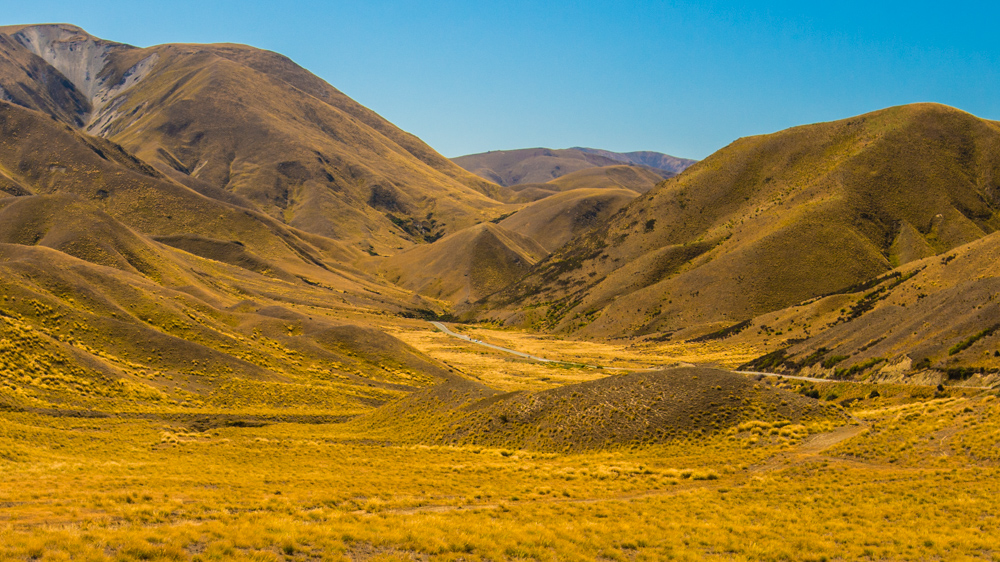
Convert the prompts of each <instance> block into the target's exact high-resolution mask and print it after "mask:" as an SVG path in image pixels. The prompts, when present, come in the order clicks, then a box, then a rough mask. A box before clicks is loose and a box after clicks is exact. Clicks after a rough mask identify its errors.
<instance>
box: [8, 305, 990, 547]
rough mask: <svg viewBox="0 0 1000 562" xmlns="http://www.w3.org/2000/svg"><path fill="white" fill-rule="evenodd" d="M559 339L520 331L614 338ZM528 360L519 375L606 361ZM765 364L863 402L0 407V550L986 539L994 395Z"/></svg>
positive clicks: (428, 339) (424, 333) (454, 344)
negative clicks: (744, 410) (566, 422)
mask: <svg viewBox="0 0 1000 562" xmlns="http://www.w3.org/2000/svg"><path fill="white" fill-rule="evenodd" d="M408 325H409V326H410V329H406V330H404V329H402V328H400V329H399V330H398V331H397V335H398V336H399V337H401V338H403V339H404V340H406V341H407V342H408V343H411V344H413V345H415V346H416V347H418V348H420V349H422V350H423V351H425V352H427V353H429V354H431V355H432V356H435V357H439V358H441V357H447V359H446V360H447V361H449V362H450V363H452V364H453V365H454V366H458V367H460V368H462V369H468V370H469V374H470V375H473V376H477V377H479V378H481V379H483V380H488V381H490V382H491V383H497V382H499V383H501V384H502V383H503V381H504V380H505V379H504V378H503V376H502V375H501V374H497V373H498V370H499V369H500V366H501V363H502V361H503V360H504V358H502V357H500V356H493V355H481V354H480V350H478V349H471V348H470V349H467V350H465V351H463V349H465V348H464V347H463V346H467V344H465V343H462V342H459V341H458V340H455V339H453V338H450V339H443V338H447V336H445V335H444V334H440V333H434V332H430V331H429V330H423V329H422V328H418V327H417V325H416V324H414V323H410V324H408ZM473 333H475V334H476V337H477V339H478V338H480V337H481V338H482V339H489V338H490V337H493V336H494V335H496V337H497V338H498V339H497V340H496V342H497V343H508V344H510V346H511V347H515V344H518V343H525V344H527V343H529V342H528V336H527V335H524V334H517V333H512V334H509V333H507V332H503V333H500V332H493V331H490V332H487V331H485V330H478V329H477V330H475V331H474V332H473ZM501 334H502V335H506V336H507V338H509V339H507V340H503V341H501V340H500V339H499V336H500V335H501ZM552 343H554V342H552V341H551V340H538V341H535V342H533V343H532V344H531V345H533V346H534V347H530V348H529V347H528V346H519V347H520V348H521V349H525V350H529V349H530V350H532V351H534V350H538V351H542V350H543V349H545V350H548V349H552V348H553V347H555V348H556V349H558V350H559V352H560V353H563V354H565V355H566V356H568V357H572V356H574V355H581V356H583V357H580V358H581V359H582V358H584V357H587V358H591V357H593V358H594V359H605V360H608V359H611V357H612V356H611V355H601V354H600V353H599V352H597V351H595V350H596V349H598V347H597V346H596V344H595V345H590V344H586V343H568V344H564V346H563V347H559V346H553V345H551V344H552ZM587 354H590V355H587ZM626 359H628V360H632V361H636V362H638V360H639V359H640V357H639V356H638V355H636V356H627V357H626ZM476 365H481V368H478V369H477V368H475V366H476ZM522 367H523V370H522V371H521V372H522V374H521V375H519V376H520V379H519V380H515V381H514V382H512V383H510V384H511V385H514V386H517V385H520V386H521V387H523V388H544V387H545V386H546V385H550V384H554V383H553V382H551V380H549V381H543V380H542V379H543V378H546V377H551V375H552V372H553V371H560V372H561V371H565V372H567V373H570V374H569V375H566V376H567V377H581V379H582V378H583V377H586V376H599V375H601V374H602V373H600V372H599V371H595V370H583V369H577V370H571V369H566V370H560V369H554V368H552V367H542V366H537V365H535V366H531V365H528V364H522V363H518V364H517V368H518V369H521V368H522ZM513 371H514V367H511V372H513ZM774 382H775V383H776V384H779V385H781V386H784V387H786V388H787V389H789V390H793V391H794V390H799V391H800V392H806V391H807V390H811V389H818V390H819V391H820V392H821V393H822V394H823V395H824V397H829V396H830V395H836V396H835V397H834V398H830V399H829V400H827V402H830V401H833V400H837V401H842V400H844V399H847V400H849V401H848V402H847V406H846V407H847V409H848V412H849V413H851V414H852V415H853V416H854V418H856V420H857V422H856V423H853V424H848V425H846V426H841V427H839V428H838V427H834V425H832V424H831V423H829V422H816V423H811V424H806V425H798V426H797V425H790V424H787V423H768V422H753V421H751V422H746V423H742V424H740V425H739V426H736V427H733V428H732V429H730V430H728V431H726V432H723V433H720V434H717V435H714V436H711V437H708V438H699V439H678V440H675V441H673V442H670V443H667V444H664V445H656V446H646V447H620V448H612V449H607V450H602V451H596V452H593V451H592V452H587V453H568V454H558V453H543V452H535V451H523V450H507V449H490V448H485V447H475V446H465V447H447V446H425V445H413V444H412V443H406V442H402V441H400V440H397V439H394V438H393V437H392V436H387V435H385V434H384V433H377V432H376V433H372V434H371V435H366V434H364V433H358V430H357V428H358V427H359V425H358V424H350V423H348V424H339V423H270V424H268V425H263V426H259V427H253V425H255V424H242V425H247V426H244V427H240V425H241V424H231V423H230V424H229V425H227V423H228V422H227V423H221V422H219V423H216V424H214V425H213V424H211V423H210V424H208V425H207V426H205V425H200V426H199V425H198V424H192V423H190V421H186V420H183V419H181V420H174V421H170V420H169V419H165V418H163V417H155V416H154V417H153V418H152V419H142V418H137V417H132V418H125V417H111V418H102V419H86V418H77V417H56V416H51V415H41V414H39V413H31V412H4V413H2V414H0V558H2V559H14V560H68V559H77V560H230V559H244V560H359V559H375V560H412V559H421V560H422V559H435V560H438V559H440V560H512V559H538V560H567V559H603V560H665V559H667V560H669V559H675V560H705V559H708V560H859V559H860V560H971V559H994V560H996V559H1000V550H998V549H996V546H995V540H994V539H995V537H996V536H998V532H1000V529H998V527H1000V522H998V519H997V517H996V513H995V506H996V502H995V498H996V494H997V493H998V492H1000V478H998V477H1000V446H998V441H1000V401H998V400H997V399H996V397H995V395H994V394H993V393H983V392H980V393H973V392H971V391H965V393H964V394H960V393H957V392H956V393H954V394H949V393H935V392H934V391H933V389H916V388H912V387H906V386H900V385H897V386H875V385H872V386H865V385H848V384H845V383H839V384H821V385H814V384H811V383H799V382H777V381H774ZM760 384H762V385H766V384H769V382H768V381H761V382H760ZM872 390H879V391H880V392H879V394H880V395H879V396H877V397H873V396H871V394H872V392H871V391H872ZM216 421H217V422H218V420H216ZM314 421H322V420H314Z"/></svg>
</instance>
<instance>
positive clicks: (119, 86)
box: [0, 24, 1000, 410]
mask: <svg viewBox="0 0 1000 562" xmlns="http://www.w3.org/2000/svg"><path fill="white" fill-rule="evenodd" d="M0 99H2V101H0V144H2V146H0V272H2V273H0V299H2V300H0V303H2V304H0V329H2V330H3V333H4V337H5V338H8V339H9V340H10V341H15V342H21V343H19V344H18V345H17V346H15V347H16V350H17V351H16V353H14V352H10V353H11V354H9V355H8V357H9V359H8V360H7V361H8V363H7V364H9V365H10V364H12V365H16V366H17V367H16V369H15V370H13V371H9V372H8V375H5V376H8V377H14V378H11V379H10V380H11V381H14V380H16V381H17V385H16V387H17V388H18V389H19V390H18V392H17V393H16V394H17V395H16V396H14V397H12V398H10V400H13V401H20V402H23V403H45V402H46V401H48V402H51V401H53V400H56V399H57V398H58V400H62V401H66V402H68V403H73V404H81V405H90V406H93V405H99V404H101V403H102V401H103V400H106V399H107V396H109V395H110V394H114V395H115V396H118V397H119V398H116V399H115V400H119V399H120V397H121V396H127V397H128V400H130V401H132V402H130V403H135V404H140V403H143V402H144V401H149V400H172V401H174V402H188V403H194V402H199V403H205V402H206V401H208V402H212V403H213V404H216V405H217V406H219V407H227V405H231V404H233V403H238V402H239V401H240V400H244V401H245V400H250V403H252V404H257V405H258V406H260V407H264V406H265V405H267V407H275V404H279V403H280V404H282V406H281V407H282V408H301V407H304V406H303V405H309V404H311V405H312V406H310V407H315V408H320V407H321V405H322V404H331V403H338V404H340V405H341V406H342V407H343V406H344V405H345V404H346V405H348V406H349V408H356V409H359V410H360V409H364V408H367V407H370V406H371V405H373V404H381V403H383V402H386V401H390V400H394V399H395V398H398V397H400V396H402V395H404V394H406V393H408V392H411V391H413V390H415V389H418V388H422V387H424V386H427V385H430V384H433V383H435V382H441V381H454V380H455V379H456V378H459V377H458V375H456V374H455V373H454V372H453V370H452V369H450V368H448V367H447V366H446V365H444V364H442V363H440V362H439V361H436V360H434V359H432V358H430V357H429V356H427V355H425V354H424V353H423V352H421V351H419V350H417V349H415V348H411V347H409V346H408V345H407V344H404V343H403V342H402V341H400V340H398V339H397V338H395V337H394V336H393V335H391V334H392V332H393V328H392V323H393V322H396V321H401V320H400V319H404V318H439V317H443V316H447V315H450V316H452V317H457V318H461V319H463V320H465V321H476V322H490V323H493V324H494V325H499V326H507V327H514V328H520V329H528V330H532V331H535V332H543V333H551V334H560V335H563V336H572V337H574V338H585V339H588V338H589V339H597V340H607V341H612V340H618V341H629V342H633V341H634V342H665V341H673V342H683V341H695V340H696V341H712V342H724V343H733V344H737V343H738V344H741V345H750V346H753V347H754V348H755V349H759V350H761V357H760V358H759V359H758V360H756V361H754V362H751V363H750V364H748V365H747V368H753V369H756V370H783V371H785V372H808V373H812V374H817V375H819V376H824V377H855V378H857V377H862V376H879V377H885V378H893V377H896V378H898V377H904V376H917V377H919V378H920V380H927V381H933V380H948V379H949V378H951V379H961V380H966V379H971V378H975V379H976V380H985V381H989V380H993V379H995V378H996V373H998V372H1000V358H998V357H996V356H995V354H990V353H989V351H990V350H995V349H996V348H997V345H996V344H997V341H996V338H998V337H1000V333H997V329H996V327H997V326H998V325H1000V318H998V316H1000V315H998V313H997V311H996V306H995V303H992V301H993V299H994V296H995V295H996V294H998V293H997V292H996V290H995V287H993V284H994V282H993V280H994V279H995V278H996V277H995V275H996V274H995V272H994V264H995V262H996V260H995V259H994V254H995V253H996V251H997V250H996V245H997V243H998V242H997V240H998V239H997V236H998V235H997V234H996V231H997V230H998V228H1000V217H998V212H1000V125H998V124H997V123H995V122H991V121H987V120H983V119H979V118H977V117H975V116H972V115H969V114H967V113H964V112H962V111H959V110H957V109H954V108H950V107H945V106H941V105H935V104H916V105H909V106H901V107H893V108H889V109H885V110H880V111H876V112H873V113H869V114H866V115H861V116H857V117H851V118H847V119H844V120H840V121H835V122H830V123H818V124H812V125H804V126H801V127H795V128H792V129H789V130H786V131H781V132H778V133H774V134H770V135H762V136H756V137H748V138H742V139H738V140H737V141H734V142H733V143H732V144H730V145H729V146H727V147H725V148H723V149H721V150H719V151H718V152H716V153H714V154H712V155H711V156H710V157H708V158H706V159H705V160H703V161H700V162H693V161H690V160H684V159H677V158H674V157H670V156H667V155H662V154H659V153H651V152H635V153H627V154H618V153H613V152H608V151H602V150H595V149H584V148H573V149H565V150H549V149H526V150H520V151H500V152H492V153H486V154H480V155H470V156H464V157H461V158H457V159H455V161H454V162H453V161H451V160H448V159H447V158H444V157H443V156H441V155H440V154H438V153H437V152H435V151H434V150H433V149H432V148H430V147H428V146H427V145H426V144H424V143H423V142H422V141H420V140H419V139H418V138H416V137H415V136H413V135H410V134H408V133H405V132H403V131H401V130H399V129H398V128H396V127H395V126H393V125H392V124H391V123H389V122H387V121H386V120H384V119H383V118H381V117H379V116H378V115H377V114H375V113H374V112H372V111H371V110H369V109H367V108H365V107H363V106H361V105H360V104H358V103H356V102H355V101H353V100H351V99H349V98H348V97H347V96H345V95H344V94H343V93H341V92H339V91H338V90H336V89H335V88H333V87H332V86H330V85H328V84H326V83H325V82H323V81H322V80H320V79H319V78H317V77H316V76H314V75H312V74H310V73H309V72H307V71H306V70H304V69H302V68H301V67H298V66H297V65H295V64H294V63H293V62H292V61H290V60H288V59H287V58H285V57H283V56H281V55H278V54H276V53H271V52H268V51H262V50H259V49H254V48H252V47H247V46H242V45H229V44H223V45H160V46H155V47H149V48H136V47H132V46H129V45H124V44H120V43H114V42H110V41H105V40H103V39H99V38H96V37H93V36H91V35H89V34H87V33H86V32H85V31H83V30H82V29H80V28H78V27H75V26H71V25H63V24H54V25H25V26H9V27H3V28H0ZM835 358H836V360H834V359H835ZM824 365H826V366H824ZM25 366H27V367H25ZM46 366H49V367H51V371H52V373H54V374H52V375H51V376H49V377H48V379H46V378H45V377H44V376H41V373H42V372H44V371H45V370H46V369H48V368H49V367H46ZM9 373H14V374H9ZM168 377H171V378H168ZM306 383H308V384H306ZM11 384H13V382H11ZM463 384H465V383H463ZM470 384H471V383H470ZM317 385H318V386H317ZM316 388H319V390H316ZM109 393H110V394H109ZM249 397H255V398H249ZM277 397H281V398H280V399H279V398H277ZM232 401H236V402H232ZM116 404H118V402H116ZM137 407H138V406H137Z"/></svg>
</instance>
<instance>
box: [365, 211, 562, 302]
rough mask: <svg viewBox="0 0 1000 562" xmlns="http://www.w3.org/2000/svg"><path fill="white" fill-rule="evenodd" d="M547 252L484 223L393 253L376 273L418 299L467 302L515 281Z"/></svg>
mask: <svg viewBox="0 0 1000 562" xmlns="http://www.w3.org/2000/svg"><path fill="white" fill-rule="evenodd" d="M547 253H548V252H547V251H546V250H545V248H543V247H541V246H540V245H539V244H538V243H537V242H535V241H534V240H532V239H531V238H529V237H526V236H524V235H522V234H520V233H517V232H513V231H510V230H508V229H506V228H504V227H502V226H499V225H496V224H493V223H484V224H480V225H476V226H473V227H470V228H467V229H465V230H462V231H460V232H456V233H454V234H451V235H449V236H446V237H444V238H442V239H441V240H438V241H436V242H434V243H433V244H426V245H422V246H416V247H414V248H412V249H411V250H409V251H407V252H403V253H400V254H397V255H395V256H393V257H391V258H389V259H387V260H386V261H384V262H383V263H382V265H381V266H380V268H379V271H380V273H381V274H382V275H384V277H385V278H386V279H387V280H388V281H390V282H392V283H394V284H396V285H398V286H400V287H404V288H406V289H409V290H411V291H413V292H415V293H417V294H419V295H423V296H426V297H430V298H433V299H439V300H442V301H447V302H449V303H469V302H475V301H477V300H479V299H481V298H483V297H485V296H487V295H490V294H492V293H494V292H496V291H498V290H500V289H502V288H503V287H506V286H507V285H509V284H510V283H513V282H514V281H517V279H519V278H520V277H521V276H522V275H524V274H525V273H526V272H527V271H528V269H529V268H530V267H531V266H532V265H534V264H535V263H537V262H538V260H540V259H542V258H543V257H545V255H546V254H547Z"/></svg>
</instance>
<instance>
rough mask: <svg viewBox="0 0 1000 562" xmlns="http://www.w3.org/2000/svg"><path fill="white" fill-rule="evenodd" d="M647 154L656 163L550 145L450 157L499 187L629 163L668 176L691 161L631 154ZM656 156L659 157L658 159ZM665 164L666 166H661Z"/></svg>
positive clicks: (589, 150)
mask: <svg viewBox="0 0 1000 562" xmlns="http://www.w3.org/2000/svg"><path fill="white" fill-rule="evenodd" d="M631 154H646V155H649V156H647V157H646V160H647V161H649V162H653V163H658V165H657V166H650V165H648V164H645V163H642V164H640V163H638V161H635V162H633V160H632V158H638V157H630V156H628V155H623V154H618V153H615V152H608V151H595V150H594V149H578V148H567V149H562V150H553V149H549V148H525V149H520V150H497V151H493V152H483V153H480V154H469V155H467V156H459V157H458V158H453V159H452V160H453V161H454V162H455V163H456V164H458V165H459V166H461V167H462V168H465V169H466V170H468V171H470V172H472V173H474V174H476V175H477V176H479V177H481V178H484V179H487V180H489V181H492V182H495V183H497V184H500V185H502V186H508V187H510V186H515V185H520V184H542V183H546V182H549V181H551V180H554V179H556V178H559V177H562V176H565V175H566V174H570V173H573V172H578V171H580V170H586V169H588V168H597V167H603V166H620V165H621V164H623V163H625V164H628V165H634V166H641V167H644V168H646V169H648V170H653V171H654V172H656V173H657V175H659V176H661V177H663V178H667V177H670V176H673V175H676V174H677V173H680V172H681V171H683V170H684V169H685V168H686V167H687V166H689V165H690V164H692V163H693V162H694V161H693V160H685V159H681V158H674V157H673V156H667V155H666V154H659V153H656V152H644V153H631ZM655 155H659V156H660V157H662V158H661V159H660V160H658V159H657V158H656V157H655ZM659 165H667V166H668V168H660V167H659Z"/></svg>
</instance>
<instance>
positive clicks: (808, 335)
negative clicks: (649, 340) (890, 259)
mask: <svg viewBox="0 0 1000 562" xmlns="http://www.w3.org/2000/svg"><path fill="white" fill-rule="evenodd" d="M998 257H1000V238H998V234H997V233H994V234H991V235H989V236H986V237H984V238H981V239H979V240H976V241H974V242H970V243H969V244H966V245H963V246H959V247H957V248H954V249H952V250H950V251H948V252H946V253H944V254H942V255H940V256H933V257H928V258H924V259H921V260H917V261H914V262H911V263H909V264H906V265H904V266H901V267H899V268H896V269H894V270H892V271H891V272H889V273H887V274H885V275H882V276H880V277H878V278H876V279H874V280H871V281H869V282H867V283H864V284H862V285H859V286H856V287H853V288H851V289H848V290H846V291H844V292H843V293H840V294H836V295H829V296H825V297H822V298H819V299H815V300H813V301H810V302H806V303H802V304H800V305H798V306H795V307H790V308H787V309H783V310H779V311H775V312H773V313H770V314H767V315H763V316H760V317H758V318H755V319H753V320H752V321H750V322H746V323H745V324H744V325H742V326H739V327H738V328H737V329H733V330H730V333H729V334H726V333H724V331H721V332H717V333H716V335H715V336H711V335H710V337H708V338H706V339H709V340H718V341H723V340H725V341H729V342H737V341H739V342H743V343H750V344H753V345H756V346H757V347H758V348H760V349H768V350H770V351H771V352H770V353H768V354H766V355H763V356H762V357H760V358H758V359H757V360H755V361H753V362H751V363H749V364H748V365H746V366H745V368H749V369H757V370H764V371H768V372H785V373H796V374H803V375H808V376H814V377H822V378H831V379H843V378H847V379H855V380H859V379H860V380H875V381H880V380H882V381H907V382H915V383H921V384H931V385H935V384H939V383H945V384H971V385H978V386H989V385H994V384H996V383H997V382H998V381H1000V354H998V353H997V349H1000V311H998V310H997V307H996V304H995V300H996V295H997V294H1000V281H998V279H1000V277H998V272H997V263H998V261H997V260H998Z"/></svg>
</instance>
